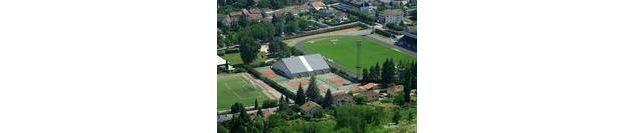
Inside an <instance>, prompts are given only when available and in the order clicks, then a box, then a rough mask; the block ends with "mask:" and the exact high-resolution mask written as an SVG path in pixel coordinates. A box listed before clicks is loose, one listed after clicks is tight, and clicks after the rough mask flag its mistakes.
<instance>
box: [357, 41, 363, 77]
mask: <svg viewBox="0 0 635 133" xmlns="http://www.w3.org/2000/svg"><path fill="white" fill-rule="evenodd" d="M361 47H362V40H357V80H359V79H361V76H360V73H361V72H360V69H361V68H362V66H360V65H359V57H360V53H361Z"/></svg>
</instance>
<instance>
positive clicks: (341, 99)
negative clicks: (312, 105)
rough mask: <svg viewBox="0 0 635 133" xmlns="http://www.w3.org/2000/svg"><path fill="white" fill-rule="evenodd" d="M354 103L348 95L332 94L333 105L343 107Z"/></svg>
mask: <svg viewBox="0 0 635 133" xmlns="http://www.w3.org/2000/svg"><path fill="white" fill-rule="evenodd" d="M351 103H355V100H354V99H353V96H351V95H350V94H348V93H333V104H335V105H343V104H351Z"/></svg>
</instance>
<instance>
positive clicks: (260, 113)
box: [256, 108, 264, 116]
mask: <svg viewBox="0 0 635 133" xmlns="http://www.w3.org/2000/svg"><path fill="white" fill-rule="evenodd" d="M256 115H258V116H264V115H263V114H262V108H258V112H256Z"/></svg>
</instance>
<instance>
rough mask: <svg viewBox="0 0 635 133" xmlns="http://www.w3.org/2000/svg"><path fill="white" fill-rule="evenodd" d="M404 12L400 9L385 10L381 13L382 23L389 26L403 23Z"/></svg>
mask: <svg viewBox="0 0 635 133" xmlns="http://www.w3.org/2000/svg"><path fill="white" fill-rule="evenodd" d="M403 15H404V13H403V11H402V10H400V9H389V10H384V11H383V12H382V13H381V16H380V19H379V20H380V21H381V22H382V23H383V24H388V23H401V21H403Z"/></svg>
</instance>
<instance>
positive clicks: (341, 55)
mask: <svg viewBox="0 0 635 133" xmlns="http://www.w3.org/2000/svg"><path fill="white" fill-rule="evenodd" d="M357 40H361V43H362V45H361V48H360V51H361V53H360V61H359V63H360V65H361V66H362V68H370V67H371V66H372V65H375V64H376V63H379V65H380V66H381V63H383V62H384V61H385V60H386V59H388V58H392V59H393V61H394V62H395V63H396V64H397V63H399V60H402V61H416V57H415V56H412V55H409V54H406V53H403V52H400V51H398V50H397V49H393V48H390V47H387V46H384V45H382V44H380V43H381V42H377V41H375V40H372V39H369V38H366V37H361V36H359V37H329V38H321V39H316V40H311V41H307V42H305V43H304V45H303V48H304V49H305V50H307V51H310V52H313V53H319V54H321V55H322V56H325V57H326V58H328V59H331V60H333V61H334V62H336V63H338V64H340V65H342V66H343V67H345V68H346V69H348V70H350V71H352V72H356V71H355V70H356V69H355V68H356V63H357V60H356V59H357V55H356V52H357V46H356V44H357Z"/></svg>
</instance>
